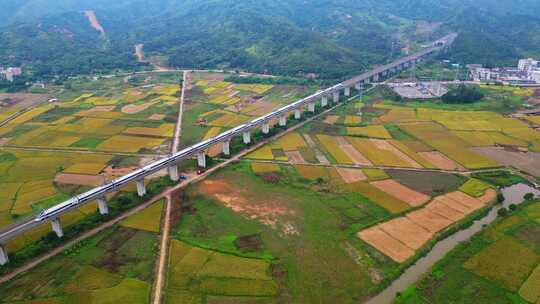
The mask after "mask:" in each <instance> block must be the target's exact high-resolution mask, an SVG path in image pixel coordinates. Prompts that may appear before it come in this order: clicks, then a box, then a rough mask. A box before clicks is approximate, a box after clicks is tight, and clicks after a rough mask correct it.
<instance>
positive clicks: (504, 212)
mask: <svg viewBox="0 0 540 304" xmlns="http://www.w3.org/2000/svg"><path fill="white" fill-rule="evenodd" d="M497 214H498V215H499V216H501V217H503V216H507V215H508V209H506V208H501V209H499V210H497Z"/></svg>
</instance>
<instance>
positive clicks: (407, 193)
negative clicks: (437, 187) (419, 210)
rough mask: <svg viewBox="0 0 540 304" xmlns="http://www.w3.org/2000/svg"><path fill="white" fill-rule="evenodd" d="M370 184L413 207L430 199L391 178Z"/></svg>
mask: <svg viewBox="0 0 540 304" xmlns="http://www.w3.org/2000/svg"><path fill="white" fill-rule="evenodd" d="M371 184H372V185H373V186H375V187H377V188H379V189H380V190H382V191H384V192H386V193H388V194H390V195H392V196H393V197H395V198H397V199H400V200H402V201H404V202H406V203H407V204H409V205H411V206H414V207H417V206H421V205H423V204H425V203H426V202H428V201H429V199H430V197H429V196H427V195H425V194H423V193H420V192H417V191H414V190H412V189H410V188H407V187H406V186H404V185H402V184H400V183H398V182H396V181H395V180H393V179H386V180H382V181H376V182H371Z"/></svg>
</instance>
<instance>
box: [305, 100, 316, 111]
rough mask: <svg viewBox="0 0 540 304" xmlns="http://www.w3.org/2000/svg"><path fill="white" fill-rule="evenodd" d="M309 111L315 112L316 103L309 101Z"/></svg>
mask: <svg viewBox="0 0 540 304" xmlns="http://www.w3.org/2000/svg"><path fill="white" fill-rule="evenodd" d="M307 108H308V111H310V112H311V113H315V103H314V102H310V103H308V106H307Z"/></svg>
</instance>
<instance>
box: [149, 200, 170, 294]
mask: <svg viewBox="0 0 540 304" xmlns="http://www.w3.org/2000/svg"><path fill="white" fill-rule="evenodd" d="M171 200H172V199H171V195H170V194H168V195H167V197H166V204H165V214H164V218H163V222H162V226H161V244H160V246H159V247H160V248H159V261H158V265H157V270H156V274H157V275H156V279H155V280H154V294H153V301H152V303H154V304H159V303H161V290H162V289H163V285H164V284H163V282H164V280H165V279H164V276H165V275H164V274H165V264H166V261H167V251H168V250H167V249H168V248H169V246H168V245H169V230H170V226H171V224H170V223H171Z"/></svg>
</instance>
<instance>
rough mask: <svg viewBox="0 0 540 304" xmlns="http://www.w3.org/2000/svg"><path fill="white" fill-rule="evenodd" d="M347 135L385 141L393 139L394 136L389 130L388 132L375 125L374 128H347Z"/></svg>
mask: <svg viewBox="0 0 540 304" xmlns="http://www.w3.org/2000/svg"><path fill="white" fill-rule="evenodd" d="M347 135H351V136H365V137H374V138H384V139H390V138H392V135H390V133H388V130H386V128H385V127H384V126H381V125H373V126H366V127H347Z"/></svg>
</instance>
